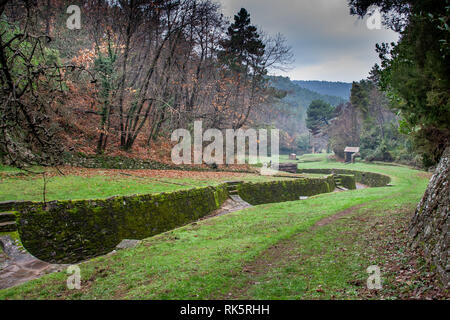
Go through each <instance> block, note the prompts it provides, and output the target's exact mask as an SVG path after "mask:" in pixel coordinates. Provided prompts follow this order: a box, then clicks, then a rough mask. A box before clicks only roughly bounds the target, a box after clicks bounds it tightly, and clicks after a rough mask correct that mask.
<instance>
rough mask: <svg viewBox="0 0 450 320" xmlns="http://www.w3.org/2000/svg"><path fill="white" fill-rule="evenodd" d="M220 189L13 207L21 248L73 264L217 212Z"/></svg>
mask: <svg viewBox="0 0 450 320" xmlns="http://www.w3.org/2000/svg"><path fill="white" fill-rule="evenodd" d="M227 198H228V191H227V189H226V186H225V185H222V186H219V187H215V188H213V187H207V188H198V189H192V190H183V191H178V192H174V193H170V194H164V193H162V194H156V195H142V196H130V197H114V198H110V199H106V200H81V201H54V202H49V203H46V204H43V203H34V202H28V203H22V204H21V205H18V207H19V208H16V209H18V211H19V213H18V215H17V224H18V230H19V234H20V238H21V241H22V244H23V245H24V247H25V248H26V249H27V250H28V251H29V252H30V253H31V254H32V255H34V256H35V257H37V258H39V259H41V260H44V261H47V262H52V263H76V262H79V261H82V260H86V259H89V258H92V257H95V256H99V255H102V254H106V253H108V252H110V251H112V250H113V249H114V248H115V247H116V245H117V244H118V243H120V241H121V240H123V239H144V238H148V237H151V236H153V235H156V234H159V233H163V232H165V231H168V230H171V229H174V228H177V227H180V226H183V225H185V224H188V223H190V222H193V221H196V220H198V219H199V218H202V217H204V216H206V215H208V214H210V213H211V212H212V211H214V210H216V209H218V208H219V207H220V206H221V205H222V203H223V202H224V201H225V200H226V199H227Z"/></svg>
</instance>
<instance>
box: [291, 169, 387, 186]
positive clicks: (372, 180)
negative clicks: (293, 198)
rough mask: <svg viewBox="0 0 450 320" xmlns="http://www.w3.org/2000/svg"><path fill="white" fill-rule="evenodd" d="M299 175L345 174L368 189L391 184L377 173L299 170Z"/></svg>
mask: <svg viewBox="0 0 450 320" xmlns="http://www.w3.org/2000/svg"><path fill="white" fill-rule="evenodd" d="M298 171H299V173H323V174H332V173H335V174H347V175H354V176H355V179H356V182H359V183H362V184H365V185H367V186H369V187H384V186H386V185H387V184H389V183H390V182H391V178H390V177H388V176H385V175H382V174H379V173H373V172H362V171H356V170H347V169H301V168H300V169H299V170H298Z"/></svg>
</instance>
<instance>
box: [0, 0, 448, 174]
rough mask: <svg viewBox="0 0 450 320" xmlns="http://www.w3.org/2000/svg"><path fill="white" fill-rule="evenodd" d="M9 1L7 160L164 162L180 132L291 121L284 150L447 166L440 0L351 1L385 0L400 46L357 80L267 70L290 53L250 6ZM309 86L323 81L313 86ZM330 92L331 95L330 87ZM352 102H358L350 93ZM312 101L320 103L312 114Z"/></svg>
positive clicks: (139, 0) (361, 9) (386, 49)
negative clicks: (227, 10)
mask: <svg viewBox="0 0 450 320" xmlns="http://www.w3.org/2000/svg"><path fill="white" fill-rule="evenodd" d="M72 4H74V3H72V1H64V0H37V1H32V0H1V1H0V33H1V43H0V65H1V77H0V79H1V90H2V94H1V98H0V99H1V107H0V108H1V110H0V115H1V117H0V130H1V135H0V139H1V140H0V156H1V158H2V162H3V163H6V164H11V165H14V166H24V165H28V164H43V165H54V164H60V163H62V162H63V157H62V155H64V154H65V153H73V152H82V153H87V154H93V153H97V154H125V155H127V156H135V157H153V158H161V157H163V155H164V154H165V150H166V149H168V148H170V140H169V137H170V134H171V132H172V131H173V130H174V129H177V128H187V129H192V126H193V122H194V120H202V121H203V128H204V129H208V128H217V129H219V130H224V129H227V128H232V129H239V128H247V127H265V128H274V127H277V128H280V129H281V132H282V137H281V140H282V143H281V146H282V151H283V152H298V153H304V152H311V151H313V150H314V151H320V150H328V151H331V150H333V151H334V152H335V154H336V155H337V156H340V157H342V156H343V148H344V147H345V146H349V145H350V146H360V147H361V156H362V158H363V159H365V160H369V161H372V160H380V161H399V162H405V163H410V164H416V165H423V166H425V167H429V166H432V165H434V164H436V163H437V161H438V160H439V158H440V155H441V154H442V152H443V150H444V149H445V146H447V145H448V144H449V136H450V133H449V132H450V129H449V123H450V106H449V102H448V97H449V94H450V92H449V74H450V72H449V71H450V70H449V66H450V64H449V63H448V54H449V46H448V40H449V26H448V16H449V10H450V9H449V5H448V1H447V6H446V5H445V4H444V3H443V1H442V0H440V1H437V0H426V1H418V0H409V1H401V0H398V1H381V0H350V1H349V6H350V10H351V13H352V14H354V15H357V16H360V17H364V16H366V15H367V14H370V10H371V8H372V5H377V6H379V7H381V10H382V12H383V14H384V23H385V25H386V26H388V27H390V28H392V29H393V30H395V31H398V32H400V34H401V38H400V41H399V43H397V44H379V45H378V46H377V51H378V53H379V55H380V58H381V64H380V65H376V66H374V68H373V70H372V72H371V76H370V78H369V79H365V80H361V81H360V82H354V83H353V84H352V87H351V95H349V96H347V95H346V93H345V90H347V91H348V88H349V85H348V84H344V83H335V84H334V86H333V85H331V86H330V83H327V82H317V81H310V82H308V81H302V82H298V83H295V82H291V81H290V80H289V79H287V78H282V77H269V76H268V74H269V73H270V72H274V71H276V70H280V69H281V70H284V69H285V68H287V67H288V66H289V65H290V63H291V62H292V54H291V50H290V48H289V45H288V44H287V43H286V40H285V39H284V37H283V36H282V35H280V34H278V35H267V34H265V33H264V31H263V30H260V29H258V28H257V27H255V26H254V25H253V24H252V22H251V17H250V13H249V12H247V10H245V9H242V10H240V11H239V12H238V13H237V14H236V15H235V16H234V17H233V19H231V20H230V21H229V20H228V19H227V18H225V17H224V16H223V15H222V14H221V10H220V7H219V5H218V4H217V3H215V2H214V1H211V0H173V1H172V0H159V1H154V0H153V1H147V0H127V1H121V0H118V1H106V0H104V1H103V0H95V1H83V2H82V3H79V6H80V8H81V9H82V12H83V14H82V27H81V28H80V29H70V28H68V27H67V19H68V17H69V16H70V15H69V14H68V13H67V12H66V9H67V7H68V6H69V5H72ZM305 87H307V88H309V89H311V90H308V89H305ZM329 93H332V94H333V95H328V94H329ZM347 97H348V101H346V100H347V99H345V98H347ZM308 106H309V109H308Z"/></svg>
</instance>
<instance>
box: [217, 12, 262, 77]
mask: <svg viewBox="0 0 450 320" xmlns="http://www.w3.org/2000/svg"><path fill="white" fill-rule="evenodd" d="M222 48H223V51H222V52H221V53H220V58H221V60H222V62H224V63H225V64H227V65H228V66H229V67H230V68H231V69H233V70H236V71H239V70H240V71H244V70H245V71H250V70H249V67H253V68H255V69H256V68H262V67H258V63H257V62H258V60H260V58H261V57H262V56H263V55H264V49H265V46H264V44H263V42H262V40H261V39H260V35H259V33H258V30H257V28H256V27H255V26H252V25H251V20H250V14H249V13H248V12H247V10H245V9H244V8H242V9H241V10H240V11H239V13H238V14H237V15H235V16H234V23H232V24H231V25H230V26H229V28H228V31H227V39H225V40H224V41H222ZM254 71H261V70H254Z"/></svg>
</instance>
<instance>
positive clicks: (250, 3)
mask: <svg viewBox="0 0 450 320" xmlns="http://www.w3.org/2000/svg"><path fill="white" fill-rule="evenodd" d="M219 2H220V3H221V4H222V8H223V12H224V14H225V15H226V16H229V17H232V16H233V15H234V14H236V12H237V11H239V9H240V8H242V7H244V8H246V9H247V10H248V11H249V12H250V14H251V17H252V23H253V24H255V25H257V26H258V27H260V28H261V29H262V30H264V31H266V32H267V33H269V34H275V33H277V32H280V33H282V34H283V35H284V36H285V37H286V38H287V40H288V42H289V44H290V45H291V46H292V49H293V53H294V55H295V63H294V65H293V69H292V70H290V71H289V72H287V73H278V74H282V75H288V76H290V77H291V78H292V79H298V80H330V81H354V80H360V79H362V78H365V77H366V76H367V74H368V71H369V70H370V68H371V67H372V66H373V65H374V64H375V63H376V62H378V57H377V54H376V53H375V44H376V43H380V42H391V41H396V40H397V38H398V35H397V34H396V33H394V32H393V31H390V30H385V29H382V30H369V29H368V28H367V26H366V22H365V21H363V20H361V19H358V18H357V17H355V16H351V15H350V14H349V9H348V7H347V1H346V0H276V1H273V0H240V1H238V0H220V1H219Z"/></svg>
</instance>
